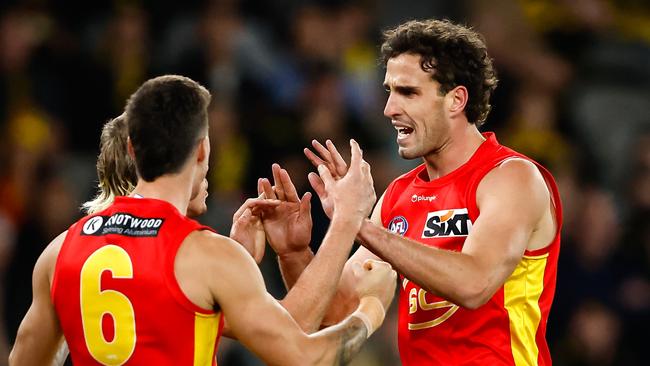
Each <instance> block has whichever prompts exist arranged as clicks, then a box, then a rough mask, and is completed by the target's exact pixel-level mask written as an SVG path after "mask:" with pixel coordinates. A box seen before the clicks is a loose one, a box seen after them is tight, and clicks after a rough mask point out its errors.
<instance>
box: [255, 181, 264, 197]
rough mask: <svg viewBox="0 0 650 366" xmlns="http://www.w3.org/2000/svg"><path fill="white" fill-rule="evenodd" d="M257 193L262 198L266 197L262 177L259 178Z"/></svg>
mask: <svg viewBox="0 0 650 366" xmlns="http://www.w3.org/2000/svg"><path fill="white" fill-rule="evenodd" d="M257 195H258V196H259V197H260V198H264V197H266V195H265V194H264V186H263V185H262V178H257Z"/></svg>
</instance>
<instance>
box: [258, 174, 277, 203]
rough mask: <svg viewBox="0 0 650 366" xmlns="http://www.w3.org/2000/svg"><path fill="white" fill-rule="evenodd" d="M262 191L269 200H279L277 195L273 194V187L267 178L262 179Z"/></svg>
mask: <svg viewBox="0 0 650 366" xmlns="http://www.w3.org/2000/svg"><path fill="white" fill-rule="evenodd" d="M262 191H263V192H264V196H265V197H266V198H268V199H277V198H278V197H277V196H276V195H275V192H273V187H271V182H270V181H269V180H268V179H266V178H262Z"/></svg>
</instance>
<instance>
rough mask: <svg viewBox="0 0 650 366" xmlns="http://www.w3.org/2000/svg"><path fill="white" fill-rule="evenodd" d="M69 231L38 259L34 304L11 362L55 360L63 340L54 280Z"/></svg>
mask: <svg viewBox="0 0 650 366" xmlns="http://www.w3.org/2000/svg"><path fill="white" fill-rule="evenodd" d="M65 234H66V233H65V232H64V233H63V234H61V235H59V236H58V237H57V238H56V239H54V240H53V241H52V242H51V243H50V245H48V246H47V248H46V249H45V250H44V251H43V253H42V254H41V256H40V257H39V258H38V261H37V262H36V266H35V267H34V274H33V277H32V288H33V299H32V305H31V306H30V308H29V310H28V311H27V314H26V315H25V318H24V319H23V321H22V322H21V323H20V327H19V328H18V334H17V335H16V343H15V344H14V348H13V350H12V351H11V354H10V355H9V365H21V366H23V365H36V366H40V365H47V364H51V363H52V362H53V360H54V356H55V354H56V352H57V349H58V347H59V345H60V344H61V342H62V341H63V334H62V332H61V328H60V326H59V320H58V318H57V315H56V312H55V310H54V305H53V304H52V301H51V298H50V284H51V279H52V274H53V271H54V265H55V263H56V258H57V255H58V253H59V250H60V248H61V244H62V243H63V240H64V239H65Z"/></svg>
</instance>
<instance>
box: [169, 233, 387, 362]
mask: <svg viewBox="0 0 650 366" xmlns="http://www.w3.org/2000/svg"><path fill="white" fill-rule="evenodd" d="M195 237H196V238H199V239H200V240H194V241H193V242H191V243H188V244H187V245H186V244H185V243H184V244H183V247H182V248H181V249H182V250H183V253H185V254H181V252H180V251H179V256H180V255H184V256H185V258H186V259H184V260H191V261H192V263H193V266H194V267H193V268H194V269H193V271H194V273H196V275H195V279H198V280H199V281H201V282H202V283H203V284H204V285H206V286H208V288H209V289H210V293H211V294H212V296H213V299H214V300H213V301H214V304H215V305H216V304H218V306H219V307H221V309H222V311H223V313H224V315H225V317H226V319H227V321H228V324H229V326H230V329H231V331H232V332H233V334H234V335H236V336H237V338H238V339H239V340H240V341H241V342H242V343H243V344H244V345H246V346H247V347H248V348H250V349H251V350H252V351H253V352H255V353H256V354H257V355H259V356H260V357H261V358H262V360H263V361H264V362H265V363H267V364H270V365H337V364H344V363H346V362H347V361H349V359H350V358H351V357H352V355H353V354H354V353H356V351H357V350H358V349H359V347H360V345H361V344H362V343H363V342H364V341H365V339H366V336H367V334H368V328H367V327H366V326H365V325H364V322H363V320H362V318H363V317H364V316H367V317H369V318H372V319H373V325H374V326H373V327H371V328H376V325H378V324H379V323H381V318H378V317H377V314H378V309H377V308H380V306H375V308H374V309H373V308H372V305H369V304H372V301H370V302H369V304H365V305H366V306H367V309H359V312H360V313H363V314H364V315H359V313H358V314H357V315H353V316H351V317H349V318H347V319H346V320H345V321H343V322H342V323H341V324H339V325H337V326H336V327H334V328H331V329H327V330H324V331H321V332H318V333H315V334H313V335H311V336H308V335H307V334H305V333H304V332H303V331H302V330H301V329H300V328H299V327H298V325H297V323H296V322H295V321H294V320H293V319H292V318H291V316H290V315H289V313H288V312H287V311H286V310H285V309H284V308H282V306H281V305H280V304H279V303H278V302H277V301H276V300H275V299H273V297H271V296H270V295H269V294H268V293H267V292H266V290H265V288H264V282H263V280H262V276H261V274H260V272H259V269H258V268H257V266H255V263H254V262H253V260H252V259H251V258H250V256H249V255H247V254H246V253H245V251H244V249H243V248H241V246H239V245H238V244H236V243H235V242H233V241H232V240H230V239H227V238H224V237H217V236H216V235H214V234H211V233H201V234H199V235H195ZM187 253H193V254H192V255H190V256H188V255H187ZM178 260H179V258H178V257H177V261H178ZM386 273H387V272H386ZM393 273H394V272H393ZM199 274H200V275H199ZM377 274H379V272H378V273H377ZM201 278H203V280H201ZM381 313H382V315H383V309H381ZM371 330H373V329H371Z"/></svg>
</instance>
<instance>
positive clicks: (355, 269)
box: [352, 259, 397, 310]
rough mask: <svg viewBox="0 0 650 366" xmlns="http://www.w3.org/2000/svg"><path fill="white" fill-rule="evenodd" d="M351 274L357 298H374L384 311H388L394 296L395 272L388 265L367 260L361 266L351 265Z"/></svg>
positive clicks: (356, 263) (358, 264)
mask: <svg viewBox="0 0 650 366" xmlns="http://www.w3.org/2000/svg"><path fill="white" fill-rule="evenodd" d="M352 273H354V277H355V279H356V281H355V282H356V284H357V287H356V292H357V295H358V296H359V298H360V299H361V298H363V297H365V296H374V297H376V298H378V299H379V300H380V301H381V303H382V305H383V306H384V310H386V309H388V307H389V306H390V303H391V301H393V297H394V296H395V286H396V284H397V281H396V279H397V272H395V271H394V270H393V268H392V267H391V265H390V264H388V263H386V262H382V261H377V260H374V259H367V260H366V261H365V262H364V263H363V264H361V263H360V262H354V263H352Z"/></svg>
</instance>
